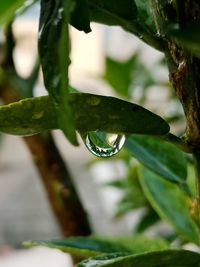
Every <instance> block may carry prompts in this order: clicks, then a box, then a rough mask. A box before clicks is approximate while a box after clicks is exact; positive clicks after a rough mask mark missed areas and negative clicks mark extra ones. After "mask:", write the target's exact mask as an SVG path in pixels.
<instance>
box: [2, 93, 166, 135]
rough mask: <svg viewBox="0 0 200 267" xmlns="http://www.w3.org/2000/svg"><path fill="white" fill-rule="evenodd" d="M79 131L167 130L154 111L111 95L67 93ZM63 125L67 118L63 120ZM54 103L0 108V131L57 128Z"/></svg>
mask: <svg viewBox="0 0 200 267" xmlns="http://www.w3.org/2000/svg"><path fill="white" fill-rule="evenodd" d="M68 101H69V105H70V107H71V109H72V113H73V116H74V118H75V126H76V129H77V130H78V131H80V132H89V131H95V130H97V129H98V130H99V131H105V132H108V133H109V132H110V133H124V134H131V133H143V134H144V133H145V134H157V135H158V134H159V135H163V134H166V133H168V131H169V126H168V124H167V123H166V122H165V121H164V120H163V119H162V118H160V117H159V116H157V115H156V114H153V113H152V112H150V111H148V110H146V109H144V108H143V107H140V106H138V105H136V104H132V103H129V102H126V101H123V100H120V99H117V98H114V97H106V96H99V95H92V94H81V93H73V94H69V96H68ZM65 123H66V125H67V123H68V121H67V120H66V122H65ZM57 128H60V126H59V125H58V123H57V119H56V112H55V107H54V103H53V101H52V99H51V98H49V97H48V96H44V97H35V98H28V99H25V100H22V101H19V102H17V103H13V104H10V105H6V106H2V107H0V130H1V131H2V132H6V133H10V134H16V135H27V134H34V133H37V132H41V131H44V130H47V129H57Z"/></svg>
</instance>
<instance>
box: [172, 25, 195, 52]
mask: <svg viewBox="0 0 200 267" xmlns="http://www.w3.org/2000/svg"><path fill="white" fill-rule="evenodd" d="M168 34H169V35H171V36H172V37H173V38H174V39H175V40H176V41H177V42H178V43H179V44H180V45H182V46H183V47H185V48H186V49H187V50H189V51H190V52H191V53H192V54H194V55H196V56H198V57H200V20H195V21H194V22H192V23H190V24H188V25H185V26H184V27H183V28H179V26H178V25H177V24H175V25H170V26H169V27H168Z"/></svg>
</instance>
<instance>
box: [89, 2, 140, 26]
mask: <svg viewBox="0 0 200 267" xmlns="http://www.w3.org/2000/svg"><path fill="white" fill-rule="evenodd" d="M88 3H89V6H90V16H91V20H94V21H97V22H100V23H105V24H109V25H120V23H121V22H122V21H123V20H124V21H129V22H131V21H133V20H134V19H135V18H136V14H137V7H136V5H135V2H134V1H133V0H123V1H122V0H110V1H107V0H88Z"/></svg>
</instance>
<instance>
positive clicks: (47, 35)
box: [38, 0, 78, 145]
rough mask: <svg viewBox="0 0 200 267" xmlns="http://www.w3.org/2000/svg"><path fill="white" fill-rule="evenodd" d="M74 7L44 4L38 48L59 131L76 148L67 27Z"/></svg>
mask: <svg viewBox="0 0 200 267" xmlns="http://www.w3.org/2000/svg"><path fill="white" fill-rule="evenodd" d="M73 7H74V0H68V1H62V0H58V1H56V2H55V1H53V0H50V1H49V0H42V1H41V12H40V26H39V40H38V47H39V55H40V62H41V65H42V70H43V76H44V84H45V87H46V89H47V91H48V92H49V94H50V96H51V97H52V99H53V104H54V106H55V110H56V114H57V121H58V125H59V128H60V129H62V130H63V132H64V133H65V135H66V137H67V138H68V139H69V141H70V142H71V143H72V144H74V145H77V144H78V143H77V138H76V133H75V125H74V117H73V115H72V110H71V106H70V104H69V97H68V96H69V89H68V66H69V64H70V59H69V42H70V40H69V32H68V23H69V20H70V14H71V12H72V10H73ZM52 51H53V53H52Z"/></svg>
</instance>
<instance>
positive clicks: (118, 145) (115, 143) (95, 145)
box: [85, 131, 126, 158]
mask: <svg viewBox="0 0 200 267" xmlns="http://www.w3.org/2000/svg"><path fill="white" fill-rule="evenodd" d="M125 140H126V137H125V135H124V134H111V133H105V132H100V131H94V132H89V133H87V135H86V138H85V145H86V147H87V148H88V149H89V151H90V152H91V153H92V154H94V155H95V156H97V157H102V158H107V157H111V156H113V155H115V154H117V153H118V152H119V151H120V150H121V149H122V147H123V145H124V143H125Z"/></svg>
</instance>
